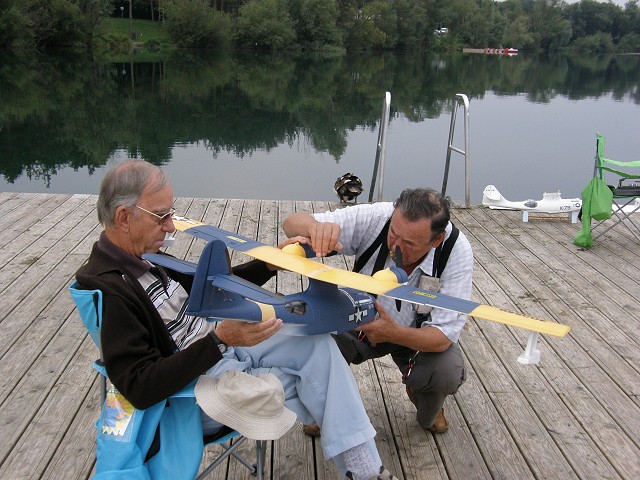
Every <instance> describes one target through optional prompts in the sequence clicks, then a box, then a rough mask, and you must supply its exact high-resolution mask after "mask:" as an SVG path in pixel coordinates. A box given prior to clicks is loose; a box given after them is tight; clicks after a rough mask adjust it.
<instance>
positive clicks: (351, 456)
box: [342, 443, 381, 480]
mask: <svg viewBox="0 0 640 480" xmlns="http://www.w3.org/2000/svg"><path fill="white" fill-rule="evenodd" d="M342 455H343V459H344V464H345V466H346V467H347V470H348V471H350V472H351V474H352V475H353V478H354V480H369V479H370V478H371V477H375V476H376V475H378V474H379V473H380V467H381V465H378V464H377V463H376V461H375V460H374V459H373V456H372V455H371V451H370V450H369V447H368V445H367V444H366V443H361V444H360V445H356V446H355V447H353V448H350V449H349V450H347V451H345V452H343V453H342Z"/></svg>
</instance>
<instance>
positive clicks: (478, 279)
mask: <svg viewBox="0 0 640 480" xmlns="http://www.w3.org/2000/svg"><path fill="white" fill-rule="evenodd" d="M95 201H96V197H95V196H91V195H51V194H12V193H0V212H2V215H0V227H2V228H0V232H1V233H0V247H1V248H0V326H2V327H4V328H3V335H2V336H1V337H0V438H2V439H3V440H2V442H1V443H0V479H5V478H6V479H14V478H47V479H57V478H65V479H66V478H83V479H84V478H87V477H88V476H89V475H90V474H91V472H92V469H93V467H94V460H95V459H94V446H93V442H94V439H95V436H94V435H95V430H94V423H95V419H96V418H97V416H98V410H99V405H98V403H99V399H98V397H99V393H98V387H97V382H96V374H95V373H94V372H93V371H92V369H91V367H90V363H91V360H93V359H94V358H95V357H96V355H97V352H96V351H95V347H94V346H93V344H92V343H91V342H90V340H89V339H88V337H87V336H86V334H85V332H84V329H83V328H82V326H81V323H80V321H79V318H78V316H77V313H76V312H75V310H74V308H73V304H72V302H71V299H70V297H69V296H68V294H67V292H66V287H67V286H68V285H69V284H70V283H71V281H72V278H73V274H74V273H75V270H76V269H77V268H78V267H79V266H80V265H81V264H82V263H83V262H84V261H85V260H86V258H87V256H88V254H89V251H90V248H91V245H92V243H93V242H94V241H95V240H96V239H97V238H98V235H99V232H100V227H99V225H98V224H97V220H96V216H95ZM176 207H177V208H178V210H179V212H180V213H184V214H186V215H188V216H189V217H193V218H199V219H201V220H203V221H206V222H207V223H211V224H214V225H219V226H221V227H223V228H225V229H228V230H232V231H236V232H238V233H240V234H242V235H245V236H248V237H251V238H257V239H259V240H260V241H263V242H265V243H268V244H274V245H275V244H277V243H278V241H280V240H282V239H283V238H284V235H283V233H282V229H281V223H282V221H283V219H284V217H285V216H286V215H287V214H289V213H292V212H294V211H301V210H302V211H323V210H325V209H329V208H335V207H336V205H335V204H332V203H328V202H292V201H267V200H241V199H238V200H222V199H195V198H179V199H177V200H176ZM453 220H454V222H455V223H456V225H457V226H458V227H459V228H461V230H462V231H463V232H464V233H465V234H466V235H467V236H468V238H469V240H470V241H471V244H472V246H473V249H474V254H475V259H476V266H475V274H474V293H473V296H474V298H473V299H474V300H476V301H482V302H486V303H488V304H491V305H494V306H496V307H502V308H508V309H513V310H514V311H518V310H520V311H522V312H523V313H526V314H530V315H533V316H536V317H540V318H544V319H548V320H552V321H558V322H562V323H566V324H567V325H570V326H571V327H572V329H573V330H572V332H571V333H570V334H569V335H568V336H567V337H565V338H564V339H557V338H554V337H548V336H542V337H541V340H540V342H539V348H540V350H541V352H542V359H541V362H540V364H539V365H537V366H536V365H521V364H519V363H518V362H517V361H516V358H517V356H518V355H519V354H520V353H521V352H522V350H523V348H524V346H525V345H526V339H527V334H526V332H523V331H521V330H519V329H517V328H512V327H507V326H504V325H499V324H495V323H493V322H487V321H483V320H479V319H478V320H475V319H470V321H469V322H468V324H467V326H466V328H465V332H464V333H463V335H462V337H461V342H460V343H461V347H462V350H463V352H464V355H465V358H466V360H467V365H468V372H467V375H468V378H467V382H466V383H465V384H464V385H463V386H462V387H461V388H460V390H459V392H458V393H457V394H456V395H455V396H454V397H450V398H449V399H448V400H447V403H446V412H447V417H448V419H449V422H450V430H449V432H448V433H446V434H444V435H438V436H433V435H431V434H430V433H428V432H424V431H423V430H422V429H420V428H419V427H418V425H417V422H416V419H415V409H414V407H413V405H412V404H411V403H410V402H409V400H408V399H407V397H406V394H405V392H404V387H403V385H402V383H401V380H400V376H399V373H398V372H397V369H396V367H395V365H394V364H393V362H392V361H391V360H390V358H383V359H379V360H376V361H374V362H368V363H366V364H364V365H360V366H354V367H352V368H353V371H354V374H355V376H356V379H357V381H358V383H359V385H360V388H361V393H362V397H363V401H364V403H365V405H366V407H367V411H368V412H369V415H370V417H371V419H372V422H373V424H374V425H375V427H376V428H377V430H378V437H377V443H378V446H379V449H380V453H381V455H382V457H383V460H384V462H385V464H386V465H387V466H388V467H389V468H390V469H391V470H392V471H393V472H394V473H395V474H396V475H397V476H398V477H400V478H405V479H458V478H459V479H467V478H474V479H475V478H479V479H482V478H487V479H488V478H501V479H512V478H518V479H521V478H523V479H524V478H545V479H553V478H557V479H565V478H581V479H591V478H593V479H596V478H623V479H634V478H640V399H639V394H640V345H639V344H640V340H638V335H636V334H635V332H636V331H637V329H638V327H640V313H639V312H640V308H639V307H640V275H638V265H640V258H639V257H640V253H639V252H640V249H639V248H638V245H637V243H634V239H633V237H632V236H630V235H629V234H627V233H625V232H624V230H622V229H616V231H613V232H610V233H607V234H606V235H605V236H604V237H602V238H601V239H599V240H597V241H596V242H595V244H594V247H593V248H592V249H590V250H580V249H579V248H578V247H576V246H575V245H573V244H572V243H571V242H572V240H573V237H574V236H575V234H576V233H577V231H578V229H579V225H575V224H570V223H569V222H568V221H551V220H547V219H532V220H531V221H530V222H528V223H523V222H522V221H521V216H520V215H519V212H509V211H493V210H489V209H486V208H483V207H472V208H470V209H455V210H454V219H453ZM203 246H204V245H203V242H201V241H198V240H196V239H191V238H190V237H189V236H188V235H179V236H178V241H177V242H176V244H175V245H174V246H173V247H171V250H170V251H171V253H173V254H174V255H177V256H179V257H181V258H187V259H189V260H191V261H194V260H196V259H197V258H198V256H199V254H200V252H201V251H202V248H203ZM232 261H233V262H234V263H237V262H241V261H244V258H243V256H242V255H240V254H237V255H236V254H234V256H233V257H232ZM326 261H327V262H331V264H332V265H335V266H342V267H344V266H346V267H350V266H351V265H352V260H351V259H349V258H344V257H339V256H338V257H333V258H330V259H326ZM304 284H305V280H304V279H301V278H300V276H298V275H293V274H291V273H288V272H279V273H278V275H277V278H276V279H273V280H271V281H270V282H269V284H267V287H268V288H270V289H276V290H277V291H279V292H282V293H291V292H294V291H297V290H299V289H300V288H302V285H304ZM253 450H254V444H253V443H252V442H247V445H246V446H244V447H243V452H244V453H245V454H247V455H249V456H250V455H251V454H252V453H253ZM207 455H208V456H210V455H211V454H207ZM227 467H228V469H227V468H225V469H218V470H217V471H216V472H215V473H214V474H212V475H211V476H210V478H220V479H222V478H228V479H236V478H246V479H248V478H251V477H250V475H249V474H248V472H247V471H246V469H244V468H240V467H239V466H238V464H237V463H236V462H235V461H234V460H231V461H229V462H228V465H227ZM267 473H268V475H267V478H273V479H284V478H301V479H333V478H337V472H336V470H335V467H333V465H332V463H331V462H328V461H326V460H325V459H324V458H323V457H322V451H321V449H320V448H319V441H318V439H311V438H309V437H306V436H305V435H304V434H303V433H302V432H301V430H300V429H299V428H294V429H292V430H291V431H290V432H289V433H287V435H285V436H284V437H283V438H282V439H280V440H279V441H277V442H269V445H268V449H267Z"/></svg>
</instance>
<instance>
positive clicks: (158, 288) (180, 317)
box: [138, 269, 216, 350]
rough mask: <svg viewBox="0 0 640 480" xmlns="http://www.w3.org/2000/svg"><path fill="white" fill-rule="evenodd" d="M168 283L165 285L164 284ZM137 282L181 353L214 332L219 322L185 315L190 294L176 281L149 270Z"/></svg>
mask: <svg viewBox="0 0 640 480" xmlns="http://www.w3.org/2000/svg"><path fill="white" fill-rule="evenodd" d="M152 270H153V269H152ZM165 281H166V285H163V283H164V282H165ZM138 282H140V285H142V288H144V290H145V291H146V292H147V295H149V298H150V299H151V301H152V302H153V305H154V306H155V307H156V310H158V313H159V314H160V316H161V317H162V320H163V321H164V324H165V325H166V327H167V329H168V330H169V334H170V335H171V337H172V338H173V341H174V342H175V343H176V345H177V347H178V349H179V350H182V349H184V348H186V347H187V346H189V345H190V344H191V343H192V342H194V341H196V340H198V339H199V338H202V337H204V336H205V335H207V334H208V333H209V332H210V331H212V330H215V325H216V322H209V321H207V319H206V318H204V317H194V316H192V315H187V314H186V310H187V301H188V300H189V294H188V293H187V292H186V290H185V289H184V288H183V287H182V285H180V284H179V283H178V282H176V281H175V280H173V279H171V278H168V277H166V275H165V279H164V281H163V279H162V278H160V277H159V276H156V275H154V273H152V271H149V270H148V271H147V272H146V273H144V274H143V275H142V276H141V277H139V278H138Z"/></svg>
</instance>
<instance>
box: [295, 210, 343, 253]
mask: <svg viewBox="0 0 640 480" xmlns="http://www.w3.org/2000/svg"><path fill="white" fill-rule="evenodd" d="M282 228H283V229H284V233H286V234H287V236H288V237H293V236H295V235H302V236H303V237H306V238H308V239H309V241H310V242H311V246H312V247H313V250H314V251H315V252H316V256H318V257H324V256H326V255H327V254H328V253H330V252H332V251H333V250H336V251H338V252H341V251H342V244H341V243H340V242H339V241H338V238H340V226H339V225H338V224H337V223H331V222H318V221H317V220H316V219H315V218H313V216H311V215H309V214H308V213H305V212H296V213H292V214H291V215H289V216H288V217H287V218H285V219H284V222H283V224H282Z"/></svg>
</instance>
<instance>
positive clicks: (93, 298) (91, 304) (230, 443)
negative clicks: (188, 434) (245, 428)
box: [69, 282, 266, 480]
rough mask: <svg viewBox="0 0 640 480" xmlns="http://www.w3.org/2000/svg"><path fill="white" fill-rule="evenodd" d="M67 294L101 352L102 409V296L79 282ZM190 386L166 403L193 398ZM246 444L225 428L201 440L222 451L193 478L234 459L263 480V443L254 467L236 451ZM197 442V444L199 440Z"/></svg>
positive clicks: (104, 379) (258, 445)
mask: <svg viewBox="0 0 640 480" xmlns="http://www.w3.org/2000/svg"><path fill="white" fill-rule="evenodd" d="M69 292H70V293H71V298H72V299H73V301H74V302H75V304H76V307H77V309H78V313H79V314H80V317H81V319H82V322H83V323H84V326H85V327H86V329H87V331H88V332H89V335H90V336H91V339H92V340H93V342H94V343H95V345H96V347H98V350H99V351H100V359H99V360H96V361H95V362H94V364H93V365H94V368H95V369H96V370H97V371H98V372H99V373H100V374H101V376H100V378H101V394H102V403H103V405H104V404H105V400H106V398H107V374H106V370H105V368H104V365H103V363H102V349H101V346H100V328H101V323H102V292H101V291H100V290H83V289H82V288H81V287H80V286H79V284H78V282H74V283H73V284H72V285H71V286H69ZM193 383H195V382H193ZM193 383H192V384H191V385H190V386H188V387H185V389H183V390H181V391H180V392H178V393H176V394H175V395H173V396H171V397H169V400H170V401H172V402H173V404H174V405H175V403H176V401H177V400H178V399H181V398H191V397H194V393H193ZM154 407H155V406H154ZM154 407H150V409H148V410H151V409H153V408H154ZM103 408H104V407H103ZM148 410H147V411H148ZM198 410H199V409H198ZM135 411H136V412H140V413H142V412H145V411H142V410H135ZM198 417H199V415H198ZM245 440H246V437H244V436H243V435H241V434H240V433H238V432H237V431H235V430H231V429H230V428H228V427H224V428H223V431H222V432H220V433H219V434H217V435H215V436H208V437H207V436H205V437H204V438H203V439H202V443H200V445H201V446H202V445H204V447H207V446H210V445H220V446H221V447H222V449H223V451H222V453H221V454H220V455H219V456H218V457H217V458H216V459H215V460H214V461H213V462H212V463H211V464H209V465H208V466H207V467H206V468H205V469H204V470H203V471H202V472H201V473H200V474H199V475H198V476H197V477H195V478H196V479H198V480H199V479H203V478H204V477H206V476H207V475H208V474H209V473H211V471H213V470H214V469H215V468H216V467H217V466H218V465H220V464H221V463H222V462H224V461H225V459H226V458H227V457H229V456H233V457H235V458H236V459H237V460H238V461H239V462H240V463H242V465H244V466H245V467H247V468H248V469H249V470H250V472H251V474H252V475H254V476H256V477H257V478H258V479H262V477H263V473H264V460H265V450H266V441H256V463H255V464H251V463H249V462H248V461H247V460H246V459H245V458H244V457H243V456H242V455H241V454H240V453H239V452H237V451H236V450H237V449H238V447H239V446H240V445H241V444H242V443H243V442H244V441H245ZM198 441H200V440H199V439H198ZM143 453H145V452H143ZM145 462H146V459H145ZM163 476H164V475H163ZM152 478H153V475H152Z"/></svg>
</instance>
